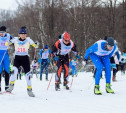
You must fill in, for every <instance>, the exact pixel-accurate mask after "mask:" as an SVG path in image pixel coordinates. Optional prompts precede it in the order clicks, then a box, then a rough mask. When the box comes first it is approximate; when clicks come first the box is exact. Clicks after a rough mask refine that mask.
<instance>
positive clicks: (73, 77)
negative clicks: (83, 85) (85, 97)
mask: <svg viewBox="0 0 126 113" xmlns="http://www.w3.org/2000/svg"><path fill="white" fill-rule="evenodd" d="M73 79H74V76H73V77H72V81H71V84H70V89H71V87H72V84H73Z"/></svg>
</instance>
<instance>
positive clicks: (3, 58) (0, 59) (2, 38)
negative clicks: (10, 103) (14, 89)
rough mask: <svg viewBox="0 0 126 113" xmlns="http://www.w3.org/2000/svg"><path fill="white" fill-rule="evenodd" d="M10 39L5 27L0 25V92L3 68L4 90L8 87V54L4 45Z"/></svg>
mask: <svg viewBox="0 0 126 113" xmlns="http://www.w3.org/2000/svg"><path fill="white" fill-rule="evenodd" d="M11 39H12V36H11V35H10V34H9V33H6V27H5V26H1V27H0V92H1V73H2V69H3V68H4V71H5V90H6V89H7V88H8V87H9V66H10V61H9V55H8V47H7V46H6V45H5V42H6V41H9V40H11Z"/></svg>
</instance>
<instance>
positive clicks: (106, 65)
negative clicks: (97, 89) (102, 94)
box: [102, 56, 114, 93]
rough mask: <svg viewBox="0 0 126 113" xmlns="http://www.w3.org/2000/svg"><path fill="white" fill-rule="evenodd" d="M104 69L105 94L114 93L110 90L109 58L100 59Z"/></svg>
mask: <svg viewBox="0 0 126 113" xmlns="http://www.w3.org/2000/svg"><path fill="white" fill-rule="evenodd" d="M102 61H103V64H104V67H105V77H106V92H107V93H114V91H113V90H112V89H111V64H110V58H109V56H104V57H103V58H102Z"/></svg>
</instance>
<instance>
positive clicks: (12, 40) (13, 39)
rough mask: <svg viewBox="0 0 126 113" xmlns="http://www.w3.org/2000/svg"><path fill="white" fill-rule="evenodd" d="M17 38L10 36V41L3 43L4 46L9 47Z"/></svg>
mask: <svg viewBox="0 0 126 113" xmlns="http://www.w3.org/2000/svg"><path fill="white" fill-rule="evenodd" d="M17 38H18V37H12V36H11V35H10V40H8V41H6V42H5V45H6V46H10V45H11V44H13V43H15V40H16V39H17Z"/></svg>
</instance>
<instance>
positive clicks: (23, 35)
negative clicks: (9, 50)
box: [19, 26, 27, 39]
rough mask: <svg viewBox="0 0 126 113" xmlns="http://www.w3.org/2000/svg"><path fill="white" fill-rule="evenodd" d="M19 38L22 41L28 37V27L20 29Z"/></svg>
mask: <svg viewBox="0 0 126 113" xmlns="http://www.w3.org/2000/svg"><path fill="white" fill-rule="evenodd" d="M19 36H20V37H21V39H25V38H26V36H27V30H26V27H25V26H23V27H21V28H20V29H19Z"/></svg>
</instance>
